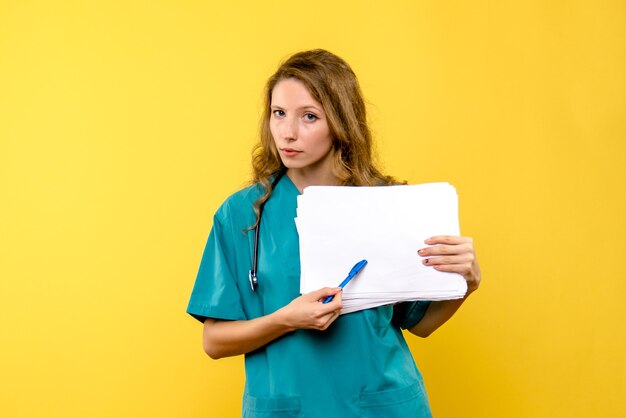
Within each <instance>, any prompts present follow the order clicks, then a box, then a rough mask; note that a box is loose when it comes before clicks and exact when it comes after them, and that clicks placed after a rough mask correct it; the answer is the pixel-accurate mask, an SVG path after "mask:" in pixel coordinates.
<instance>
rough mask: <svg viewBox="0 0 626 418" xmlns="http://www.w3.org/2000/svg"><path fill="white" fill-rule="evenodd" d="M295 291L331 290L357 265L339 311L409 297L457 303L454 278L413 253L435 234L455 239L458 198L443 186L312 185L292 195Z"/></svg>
mask: <svg viewBox="0 0 626 418" xmlns="http://www.w3.org/2000/svg"><path fill="white" fill-rule="evenodd" d="M295 221H296V227H297V229H298V234H299V239H300V268H301V276H300V291H301V292H302V293H303V294H304V293H309V292H312V291H314V290H318V289H320V288H322V287H326V286H328V287H336V286H338V285H339V283H341V281H342V280H343V279H344V278H345V277H346V276H347V275H348V272H349V271H350V269H351V268H352V267H353V266H354V264H355V263H357V262H358V261H360V260H363V259H365V260H367V261H368V264H367V265H366V266H365V268H364V269H363V270H362V271H361V273H359V274H358V275H357V276H356V277H355V278H354V279H352V281H350V282H349V283H348V284H347V285H346V287H345V288H344V291H343V311H342V313H349V312H355V311H359V310H362V309H368V308H372V307H376V306H381V305H388V304H393V303H397V302H402V301H412V300H444V299H458V298H461V297H463V296H464V295H465V292H466V291H467V284H466V282H465V280H464V279H463V277H462V276H461V275H460V274H456V273H447V272H440V271H437V270H435V269H433V268H432V267H427V266H424V265H423V264H422V260H423V258H422V257H420V256H419V255H418V254H417V250H419V249H420V248H424V247H426V246H427V245H426V244H425V243H424V240H426V239H427V238H429V237H431V236H434V235H460V233H459V220H458V196H457V194H456V190H455V189H454V187H453V186H451V185H450V184H448V183H428V184H420V185H409V186H404V185H403V186H383V187H346V186H311V187H307V188H306V189H304V192H303V194H302V195H300V196H298V208H297V217H296V220H295Z"/></svg>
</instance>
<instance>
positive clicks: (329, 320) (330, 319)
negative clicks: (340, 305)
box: [320, 311, 340, 331]
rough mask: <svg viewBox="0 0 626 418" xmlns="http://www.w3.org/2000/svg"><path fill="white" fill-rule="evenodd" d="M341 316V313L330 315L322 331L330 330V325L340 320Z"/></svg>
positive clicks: (335, 312) (321, 328) (334, 312)
mask: <svg viewBox="0 0 626 418" xmlns="http://www.w3.org/2000/svg"><path fill="white" fill-rule="evenodd" d="M339 315H340V311H333V312H331V313H329V314H328V319H327V320H326V322H325V323H324V325H323V326H321V327H320V330H322V331H325V330H326V329H328V327H330V325H331V324H332V323H333V322H335V320H336V319H337V318H339Z"/></svg>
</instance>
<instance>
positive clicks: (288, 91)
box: [270, 78, 333, 176]
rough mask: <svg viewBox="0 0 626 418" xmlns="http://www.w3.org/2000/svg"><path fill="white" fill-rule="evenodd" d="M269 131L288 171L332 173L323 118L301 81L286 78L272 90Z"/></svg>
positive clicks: (330, 149) (327, 136) (328, 132)
mask: <svg viewBox="0 0 626 418" xmlns="http://www.w3.org/2000/svg"><path fill="white" fill-rule="evenodd" d="M270 130H271V132H272V136H273V137H274V143H275V144H276V148H277V149H278V152H279V153H280V158H281V160H282V162H283V164H284V165H285V167H287V169H288V170H289V171H291V172H292V173H293V172H294V170H296V171H298V170H299V171H301V172H307V173H308V174H319V175H322V176H325V175H327V174H329V173H330V172H331V169H332V145H333V140H332V138H331V135H330V129H329V127H328V122H327V120H326V114H325V113H324V109H323V108H322V105H321V104H320V103H319V102H318V101H316V100H315V99H314V98H313V97H312V96H311V94H310V93H309V91H308V90H307V88H306V87H305V85H304V84H303V83H302V82H301V81H299V80H296V79H293V78H289V79H285V80H281V81H279V82H278V83H277V84H276V86H274V89H273V90H272V102H271V117H270Z"/></svg>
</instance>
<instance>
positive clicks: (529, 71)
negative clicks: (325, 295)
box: [0, 0, 626, 418]
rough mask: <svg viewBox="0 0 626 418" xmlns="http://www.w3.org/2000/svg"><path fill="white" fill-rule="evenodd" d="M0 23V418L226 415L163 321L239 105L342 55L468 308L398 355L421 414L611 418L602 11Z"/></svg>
mask: <svg viewBox="0 0 626 418" xmlns="http://www.w3.org/2000/svg"><path fill="white" fill-rule="evenodd" d="M383 3H384V2H374V1H365V2H361V1H351V2H341V1H336V0H334V1H317V2H270V1H262V2H256V1H249V2H244V1H234V2H223V1H220V2H217V1H216V2H201V1H174V0H169V1H166V0H162V1H122V0H116V1H90V2H87V1H78V0H77V1H18V0H15V1H0V193H1V194H0V199H1V201H0V279H1V282H0V321H1V323H0V336H1V343H0V376H1V377H0V385H1V387H0V416H2V417H142V416H150V417H207V416H210V417H235V416H237V415H238V414H239V411H240V397H241V391H242V386H243V377H244V376H243V367H242V363H243V361H242V358H241V357H239V358H231V359H223V360H219V361H212V360H210V359H209V358H208V357H206V356H205V355H204V353H203V352H202V349H201V338H200V336H201V325H200V324H199V323H197V322H196V321H195V320H193V319H192V318H191V317H189V316H187V315H186V314H185V313H184V310H185V308H186V304H187V299H188V296H189V293H190V291H191V287H192V285H193V281H194V279H195V274H196V271H197V268H198V264H199V262H200V257H201V254H202V250H203V248H204V244H205V241H206V238H207V235H208V232H209V229H210V226H211V217H212V214H213V212H214V210H215V209H216V208H217V206H218V205H219V204H220V203H221V202H222V201H223V199H224V198H225V197H226V196H227V195H229V194H230V193H232V192H233V191H235V190H237V189H238V188H240V187H242V186H243V185H244V184H245V182H246V181H247V179H248V177H249V173H250V169H249V152H250V149H251V146H252V144H253V142H254V140H255V136H256V129H257V122H258V117H259V114H260V103H261V89H262V86H263V83H264V82H265V80H266V79H267V78H268V77H269V75H270V74H271V73H272V71H274V70H275V68H276V66H277V65H278V63H279V61H280V60H281V59H283V58H285V57H286V56H288V55H289V54H291V53H293V52H296V51H299V50H304V49H310V48H315V47H322V48H326V49H329V50H331V51H333V52H335V53H337V54H338V55H340V56H342V57H343V58H345V59H346V60H347V61H348V62H349V63H350V64H351V65H352V66H353V68H354V70H355V71H356V73H357V75H358V76H359V78H360V81H361V84H362V88H363V91H364V93H365V95H366V97H367V100H368V102H369V103H370V107H369V109H370V115H371V122H372V126H373V129H374V132H375V134H376V138H377V141H378V142H377V144H378V145H377V152H378V155H379V160H380V162H381V164H382V166H383V168H384V170H385V171H386V172H388V173H390V174H393V175H395V176H397V177H399V178H402V179H406V180H408V181H409V182H411V183H421V182H427V181H449V182H451V183H452V184H454V185H455V186H456V187H457V190H458V192H459V194H460V204H461V228H462V231H463V233H464V235H469V236H472V237H474V239H475V242H476V247H477V251H478V255H479V259H480V261H481V265H482V269H483V275H484V282H483V286H482V287H481V289H480V290H479V292H477V293H476V294H475V295H474V296H472V297H471V298H470V300H469V301H468V303H467V304H466V305H465V306H463V308H462V309H461V311H460V312H459V314H458V315H457V316H456V317H454V318H453V319H452V320H451V321H450V322H449V323H448V324H446V325H445V326H444V327H443V328H442V329H440V330H439V331H437V332H436V333H435V334H434V335H432V336H431V337H429V338H427V339H424V340H422V339H419V338H417V337H413V336H408V339H409V341H410V345H411V347H412V350H413V353H414V356H415V359H416V361H417V363H418V365H419V367H420V369H421V370H422V372H423V374H424V378H425V381H426V386H427V389H428V391H429V395H430V400H431V404H432V408H433V411H434V414H435V416H437V417H514V418H515V417H588V416H598V417H623V416H626V406H625V405H626V403H625V402H624V399H625V397H626V364H625V355H624V353H625V352H626V331H625V329H626V328H625V326H624V319H625V318H626V315H625V314H626V308H625V307H624V302H623V301H624V295H623V294H624V292H626V284H625V280H626V262H625V257H624V254H625V252H626V244H625V242H626V240H625V233H626V221H625V220H626V216H625V214H626V210H625V209H626V208H625V206H626V197H625V190H626V187H625V182H626V169H625V167H626V146H625V145H624V142H625V140H626V104H625V103H626V99H625V97H626V3H624V1H622V0H614V1H602V2H599V1H593V0H588V1H545V0H532V1H528V0H526V1H519V2H511V1H474V2H467V1H439V2H426V1H421V2H413V1H391V2H387V3H388V4H386V5H383Z"/></svg>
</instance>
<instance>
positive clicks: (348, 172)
mask: <svg viewBox="0 0 626 418" xmlns="http://www.w3.org/2000/svg"><path fill="white" fill-rule="evenodd" d="M289 78H294V79H296V80H299V81H300V82H302V83H303V84H304V85H305V86H306V88H307V89H308V91H309V93H310V94H311V96H312V97H313V98H314V99H315V100H317V101H318V102H319V103H321V104H322V107H323V108H324V112H325V114H326V118H327V120H328V126H329V129H330V134H331V136H332V138H333V149H334V161H333V174H334V175H335V177H336V178H337V180H338V183H339V184H340V185H352V186H373V185H377V186H380V185H389V184H397V183H398V182H397V181H396V180H395V179H394V178H392V177H390V176H386V175H383V174H382V173H381V172H380V171H379V170H378V169H377V168H376V166H375V164H374V162H373V159H372V134H371V132H370V129H369V126H368V124H367V117H366V111H365V101H364V100H363V95H362V93H361V88H360V87H359V82H358V80H357V78H356V75H355V74H354V72H353V71H352V69H351V68H350V66H349V65H348V63H346V62H345V61H344V60H343V59H341V58H339V57H338V56H336V55H335V54H332V53H331V52H328V51H325V50H323V49H314V50H311V51H303V52H298V53H297V54H295V55H292V56H291V57H290V58H288V59H287V60H286V61H285V62H284V63H283V64H281V66H280V67H279V68H278V70H277V71H276V72H275V73H274V75H272V76H271V77H270V78H269V80H268V81H267V84H266V86H265V90H264V109H263V115H262V116H261V123H260V140H259V142H258V143H257V144H256V146H255V147H254V149H253V152H252V168H253V178H252V183H253V184H254V183H259V184H261V186H262V187H263V188H264V190H265V193H264V194H263V195H262V196H261V197H260V198H259V199H258V200H257V201H256V202H255V204H254V212H255V213H256V215H257V219H256V222H255V224H254V225H253V226H251V227H250V229H254V228H255V227H256V226H257V225H258V223H259V211H260V209H259V208H260V207H261V206H262V205H264V204H265V202H266V201H267V199H269V197H270V195H271V193H272V188H273V187H272V179H273V178H274V177H275V176H277V175H279V174H282V173H284V172H285V170H286V167H285V166H284V165H283V163H282V161H281V159H280V155H279V154H278V150H277V149H276V145H275V143H274V138H273V137H272V133H271V131H270V117H271V109H270V107H271V104H272V91H273V90H274V87H275V86H276V84H278V82H279V81H281V80H285V79H289Z"/></svg>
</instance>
